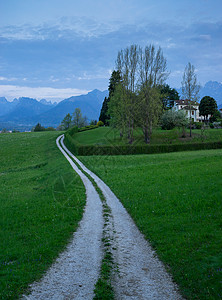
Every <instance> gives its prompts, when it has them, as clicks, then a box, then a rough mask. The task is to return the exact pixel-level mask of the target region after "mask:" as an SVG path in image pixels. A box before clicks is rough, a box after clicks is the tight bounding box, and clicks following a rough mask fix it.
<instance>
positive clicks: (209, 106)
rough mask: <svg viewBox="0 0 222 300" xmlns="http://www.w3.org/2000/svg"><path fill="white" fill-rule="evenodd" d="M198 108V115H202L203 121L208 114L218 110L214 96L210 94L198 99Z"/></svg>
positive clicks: (213, 113)
mask: <svg viewBox="0 0 222 300" xmlns="http://www.w3.org/2000/svg"><path fill="white" fill-rule="evenodd" d="M199 110H200V115H201V116H204V121H206V120H207V118H208V115H212V116H213V115H215V114H216V112H217V111H218V108H217V102H216V101H215V99H214V98H212V97H210V96H205V97H203V98H202V99H201V101H200V106H199Z"/></svg>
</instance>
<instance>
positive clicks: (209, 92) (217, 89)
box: [177, 81, 222, 108]
mask: <svg viewBox="0 0 222 300" xmlns="http://www.w3.org/2000/svg"><path fill="white" fill-rule="evenodd" d="M177 91H178V93H179V94H180V96H182V88H180V89H177ZM199 96H200V99H199V100H201V99H202V98H203V97H204V96H210V97H213V98H214V99H215V100H216V101H217V105H218V107H219V108H220V107H221V106H222V83H220V82H217V81H208V82H207V83H206V84H205V85H204V86H203V87H201V89H200V93H199Z"/></svg>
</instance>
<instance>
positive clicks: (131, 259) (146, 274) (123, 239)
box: [63, 144, 182, 300]
mask: <svg viewBox="0 0 222 300" xmlns="http://www.w3.org/2000/svg"><path fill="white" fill-rule="evenodd" d="M63 147H65V146H64V144H63ZM65 150H66V151H67V153H68V154H69V155H70V156H71V157H72V158H73V160H75V161H76V162H77V163H78V164H79V165H80V167H81V168H82V169H83V170H84V171H85V172H86V173H88V174H89V175H90V176H91V177H92V178H93V179H94V180H95V182H96V183H97V185H98V187H99V188H100V190H101V191H102V193H103V195H104V196H105V198H106V201H107V204H108V206H109V207H110V208H111V211H112V217H113V226H111V228H112V227H113V232H114V233H111V234H110V236H113V237H114V246H115V247H114V248H115V249H116V250H115V251H113V255H114V259H115V261H116V263H117V265H118V270H119V272H115V273H114V290H115V294H116V298H117V299H159V300H164V299H168V300H169V299H172V300H176V299H182V297H181V296H180V294H179V292H178V289H177V287H176V285H175V284H174V283H173V282H172V279H171V277H170V275H169V274H168V273H167V272H166V270H165V267H164V265H163V264H162V262H161V261H160V260H159V259H158V258H157V257H156V255H155V252H154V251H153V250H152V249H151V247H150V245H149V243H148V242H147V241H146V240H145V239H144V236H143V235H142V234H141V233H140V231H139V230H138V228H137V227H136V225H135V223H134V222H133V220H132V218H131V217H130V216H129V214H128V213H127V211H126V210H125V208H124V207H123V205H122V204H121V203H120V201H119V200H118V199H117V197H116V196H115V195H114V193H113V192H112V191H111V190H110V188H109V187H108V186H107V185H106V184H105V183H104V182H103V181H102V180H101V179H100V178H99V177H98V176H96V175H95V174H94V173H93V172H91V171H90V170H89V169H87V168H86V167H85V166H84V165H83V164H82V163H81V161H80V160H78V159H77V158H76V157H75V156H74V155H73V154H72V153H71V152H70V151H69V150H68V149H67V148H65Z"/></svg>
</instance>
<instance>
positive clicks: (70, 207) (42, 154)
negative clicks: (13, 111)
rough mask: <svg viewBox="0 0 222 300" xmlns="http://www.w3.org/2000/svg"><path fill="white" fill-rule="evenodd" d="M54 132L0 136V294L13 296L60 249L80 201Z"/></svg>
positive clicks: (79, 191) (81, 197)
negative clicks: (57, 145) (56, 142)
mask: <svg viewBox="0 0 222 300" xmlns="http://www.w3.org/2000/svg"><path fill="white" fill-rule="evenodd" d="M57 136H58V133H56V132H41V133H18V134H1V135H0V187H1V188H0V240H1V243H0V299H16V298H17V297H18V295H19V294H22V293H23V291H24V289H25V288H27V285H28V283H30V282H32V281H34V280H36V279H38V278H40V276H41V275H42V273H43V272H44V271H45V270H46V269H47V267H48V266H49V265H50V264H51V263H52V262H53V260H54V259H55V258H56V257H57V255H58V253H59V252H60V251H61V250H62V249H64V246H65V244H66V243H67V241H68V239H69V238H70V237H71V235H72V233H73V231H74V230H75V229H76V228H77V225H78V222H79V220H80V219H81V216H82V213H83V208H84V205H85V190H84V187H83V184H82V182H81V180H80V178H79V177H78V176H77V175H76V174H75V173H74V171H73V170H72V169H71V167H70V165H69V164H68V162H67V161H66V159H65V158H64V157H63V155H62V154H61V152H60V151H59V150H58V149H57V147H56V144H55V140H56V137H57Z"/></svg>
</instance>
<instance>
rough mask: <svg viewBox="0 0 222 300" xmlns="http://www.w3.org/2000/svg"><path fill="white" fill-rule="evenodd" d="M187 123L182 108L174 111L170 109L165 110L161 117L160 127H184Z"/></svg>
mask: <svg viewBox="0 0 222 300" xmlns="http://www.w3.org/2000/svg"><path fill="white" fill-rule="evenodd" d="M187 123H188V120H187V117H186V114H185V112H184V111H183V110H179V111H176V110H175V109H170V110H167V111H165V113H164V114H163V115H162V118H161V127H162V129H164V130H170V129H173V128H174V127H184V126H186V125H187Z"/></svg>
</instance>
